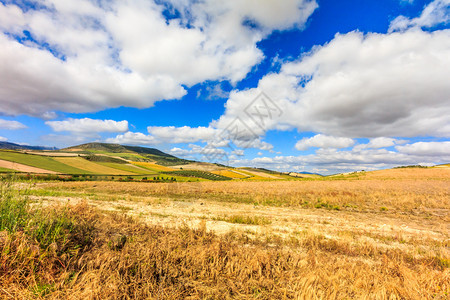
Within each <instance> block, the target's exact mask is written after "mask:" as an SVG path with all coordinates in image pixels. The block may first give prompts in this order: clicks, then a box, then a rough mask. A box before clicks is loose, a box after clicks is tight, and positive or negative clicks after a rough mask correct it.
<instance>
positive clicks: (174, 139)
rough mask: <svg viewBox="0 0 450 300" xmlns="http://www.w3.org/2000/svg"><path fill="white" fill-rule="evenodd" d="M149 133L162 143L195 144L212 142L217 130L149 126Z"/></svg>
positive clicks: (209, 128)
mask: <svg viewBox="0 0 450 300" xmlns="http://www.w3.org/2000/svg"><path fill="white" fill-rule="evenodd" d="M147 130H148V133H149V134H150V135H152V136H153V137H155V139H156V140H158V141H159V142H161V143H172V144H178V143H195V142H198V141H202V140H203V141H208V140H212V139H213V137H214V136H215V135H216V134H217V130H216V129H214V128H211V127H202V126H200V127H189V126H182V127H175V126H149V127H147Z"/></svg>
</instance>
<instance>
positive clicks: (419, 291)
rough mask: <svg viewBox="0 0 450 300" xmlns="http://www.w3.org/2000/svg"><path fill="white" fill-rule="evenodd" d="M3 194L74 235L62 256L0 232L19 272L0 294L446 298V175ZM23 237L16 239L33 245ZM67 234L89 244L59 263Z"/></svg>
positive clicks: (449, 259) (5, 277)
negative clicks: (60, 220) (57, 219)
mask: <svg viewBox="0 0 450 300" xmlns="http://www.w3.org/2000/svg"><path fill="white" fill-rule="evenodd" d="M16 185H17V184H16ZM17 186H18V187H20V188H19V190H16V191H15V192H14V193H15V195H17V197H19V196H20V195H22V196H21V197H23V198H25V199H29V200H28V201H32V203H34V204H33V206H32V207H36V205H39V206H41V207H42V209H43V210H44V211H46V210H49V214H48V215H47V217H48V218H50V217H51V216H52V213H50V212H51V211H53V212H54V213H53V214H55V213H56V212H61V213H62V212H64V213H65V214H66V215H65V217H66V219H67V220H66V219H65V220H66V221H67V222H72V223H71V224H73V226H74V227H71V228H75V229H73V231H70V232H69V233H70V235H69V236H67V237H66V240H67V241H69V242H66V244H64V243H63V242H62V239H60V240H58V239H56V240H55V241H54V242H53V243H49V242H46V244H45V245H44V246H42V245H40V244H36V245H35V244H34V243H35V242H36V241H37V242H39V238H34V239H29V238H27V236H26V235H23V234H22V235H21V234H10V233H6V232H5V231H2V232H1V234H2V241H5V242H3V244H2V246H1V247H3V248H2V249H3V250H2V252H1V253H3V254H2V258H1V259H2V261H3V262H4V264H3V266H9V268H11V267H13V268H17V267H19V266H20V267H21V268H23V269H24V270H29V271H27V272H28V273H26V274H33V275H32V276H33V277H30V276H31V275H21V276H19V275H18V274H17V273H14V272H10V271H7V270H11V269H8V268H7V269H2V270H3V271H2V273H1V274H2V275H1V277H0V282H1V283H3V284H2V286H3V290H0V293H4V294H3V295H15V296H16V297H22V298H27V297H44V296H45V297H47V298H61V297H69V298H95V297H100V296H101V297H103V298H121V297H127V295H134V297H137V298H147V297H154V295H160V296H159V297H161V298H168V299H179V298H187V297H191V298H261V299H273V298H283V297H285V298H287V299H289V298H295V299H297V298H299V299H314V298H317V299H318V298H336V299H348V298H378V299H389V298H405V299H419V298H420V299H446V298H447V296H448V293H449V288H450V287H449V276H450V272H449V267H450V254H449V246H450V245H449V225H450V219H449V215H450V169H448V168H425V169H410V168H409V169H408V168H405V169H393V170H383V171H375V172H364V173H357V174H349V175H341V176H337V177H334V178H333V177H330V178H320V179H315V180H312V179H308V180H303V181H302V180H300V181H298V180H297V181H280V180H274V181H221V182H213V181H200V182H184V183H183V182H173V183H155V184H147V183H138V182H111V181H109V182H41V183H39V182H37V183H36V184H35V185H34V186H27V184H26V182H24V183H20V184H19V185H17ZM3 191H5V189H3ZM30 209H32V208H30ZM57 215H58V214H57ZM58 216H60V215H58ZM94 220H95V222H94ZM28 222H29V223H30V224H33V222H35V221H33V220H31V221H28ZM27 224H28V223H27ZM87 224H94V225H89V226H88V225H87ZM23 226H25V225H23ZM33 228H34V227H33ZM33 228H29V229H26V228H25V229H24V231H23V232H24V233H25V234H28V235H30V236H36V234H35V233H33V232H34V231H33V230H34V229H33ZM79 231H81V232H84V235H86V236H88V237H89V236H92V238H91V239H90V240H89V241H88V242H89V243H88V245H85V244H82V245H85V246H82V247H81V248H78V249H79V250H77V251H75V252H73V250H70V249H73V248H70V247H73V244H71V243H75V244H76V243H81V241H80V240H77V236H78V235H77V232H79ZM27 232H29V233H27ZM85 242H86V241H85ZM85 242H83V243H85ZM42 243H43V242H41V244H42ZM67 243H68V244H67ZM25 245H28V246H27V247H29V249H36V250H30V251H28V252H23V251H22V252H20V253H21V254H20V256H14V257H12V256H10V255H8V254H7V253H8V252H5V251H4V249H6V248H5V247H9V248H10V249H25V248H23V247H25ZM46 245H47V246H46ZM48 245H50V246H48ZM52 245H53V246H52ZM64 245H66V246H64ZM70 245H72V246H70ZM20 247H22V248H20ZM30 247H31V248H30ZM33 247H34V248H33ZM38 249H40V250H38ZM52 249H53V250H52ZM33 251H37V252H33ZM70 251H72V252H70ZM39 253H41V254H39ZM42 253H46V255H45V256H42ZM67 253H72V254H70V255H67ZM40 257H44V258H40ZM39 260H40V263H39V267H37V268H35V269H30V267H29V265H30V262H33V263H35V262H38V261H39ZM60 262H61V263H62V265H63V266H64V268H62V267H61V266H62V265H61V263H60ZM14 266H15V267H14ZM3 268H4V267H3ZM30 272H31V273H30ZM37 279H38V280H37ZM6 282H8V283H9V284H8V285H5V283H6ZM5 287H6V289H5Z"/></svg>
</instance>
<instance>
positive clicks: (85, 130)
mask: <svg viewBox="0 0 450 300" xmlns="http://www.w3.org/2000/svg"><path fill="white" fill-rule="evenodd" d="M45 124H47V125H48V126H50V127H51V128H52V129H53V130H54V131H56V132H61V131H68V132H72V133H78V134H92V133H98V132H125V131H128V121H114V120H95V119H90V118H84V119H72V118H69V119H66V120H64V121H47V122H45Z"/></svg>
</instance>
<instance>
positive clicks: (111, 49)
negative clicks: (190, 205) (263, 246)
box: [0, 0, 450, 174]
mask: <svg viewBox="0 0 450 300" xmlns="http://www.w3.org/2000/svg"><path fill="white" fill-rule="evenodd" d="M223 2H224V1H218V0H211V1H182V0H172V1H163V0H158V1H151V0H127V1H118V0H117V1H115V0H111V1H106V0H104V1H94V0H80V1H76V2H74V1H64V0H41V1H33V0H27V1H25V0H23V1H8V0H0V114H1V116H0V140H4V141H9V142H14V143H23V144H30V145H46V146H56V147H61V148H62V147H66V146H72V145H75V144H80V143H86V142H93V141H101V142H111V143H120V144H129V145H142V146H148V147H155V148H159V149H161V150H163V151H166V152H168V153H172V154H174V155H177V156H180V157H184V158H188V159H194V160H203V161H211V162H219V163H225V164H230V165H233V166H255V167H266V168H270V169H276V170H282V171H287V170H289V171H299V172H300V171H308V172H319V173H323V174H330V173H335V172H346V171H353V170H361V169H364V170H373V169H379V168H387V167H392V166H397V165H407V164H426V165H431V164H439V163H448V162H449V161H450V139H449V137H450V118H449V117H448V116H449V115H450V83H449V82H450V81H449V80H448V78H450V30H449V22H450V1H449V0H435V1H419V0H410V1H408V0H382V1H375V0H374V1H371V0H366V1H360V0H343V1H325V0H322V1H320V0H316V1H314V0H285V1H283V2H281V1H271V0H259V1H256V0H241V1H228V2H225V3H223Z"/></svg>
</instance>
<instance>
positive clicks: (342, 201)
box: [43, 169, 450, 221]
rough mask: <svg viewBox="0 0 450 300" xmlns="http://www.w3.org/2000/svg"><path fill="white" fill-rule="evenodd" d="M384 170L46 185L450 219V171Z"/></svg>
mask: <svg viewBox="0 0 450 300" xmlns="http://www.w3.org/2000/svg"><path fill="white" fill-rule="evenodd" d="M381 172H383V171H381ZM384 172H385V173H384V174H383V173H381V175H379V174H378V173H375V174H374V175H372V174H369V173H366V174H364V175H361V177H357V178H350V179H348V180H338V179H336V180H307V181H264V182H248V181H240V182H235V181H227V182H201V183H167V184H140V183H137V182H126V183H118V182H67V183H55V184H45V185H43V186H47V188H51V189H56V190H67V191H84V192H89V193H97V194H113V195H131V196H149V195H152V196H160V197H176V198H186V199H191V198H195V199H214V200H215V201H224V202H238V203H251V204H260V205H268V206H294V207H306V208H308V207H315V206H316V205H317V204H319V205H320V204H321V203H322V204H327V205H329V208H333V207H336V208H337V207H338V208H339V209H341V210H352V211H363V212H364V211H368V210H370V211H379V210H382V209H383V208H385V211H386V212H387V213H393V212H402V213H410V214H412V215H416V214H421V215H424V214H425V215H426V214H430V213H435V214H442V215H443V218H444V219H445V220H446V221H448V220H449V218H450V217H449V216H448V215H446V214H444V212H445V210H449V209H450V201H449V199H450V169H449V170H446V169H416V170H414V171H410V170H406V171H404V170H403V169H399V170H392V172H394V174H395V175H396V176H398V177H397V178H394V175H390V174H387V172H386V171H384ZM415 172H417V173H419V174H416V173H415ZM380 177H381V178H380ZM323 207H324V208H327V206H323Z"/></svg>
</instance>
